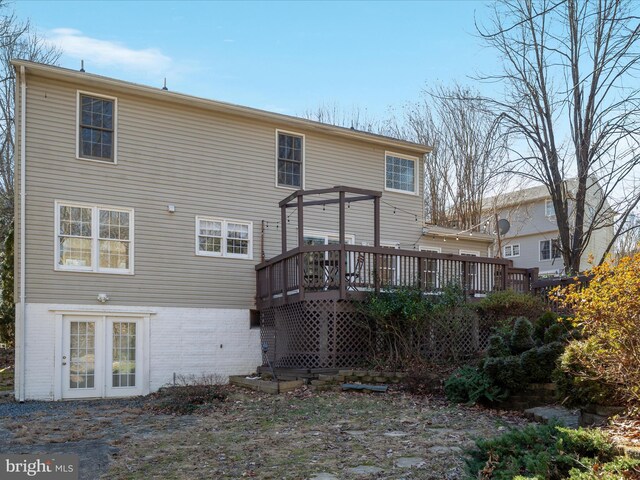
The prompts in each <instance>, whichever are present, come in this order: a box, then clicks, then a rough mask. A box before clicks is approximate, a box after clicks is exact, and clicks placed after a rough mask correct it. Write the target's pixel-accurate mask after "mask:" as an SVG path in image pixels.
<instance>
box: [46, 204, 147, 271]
mask: <svg viewBox="0 0 640 480" xmlns="http://www.w3.org/2000/svg"><path fill="white" fill-rule="evenodd" d="M54 205H55V207H54V208H55V214H54V223H55V225H54V232H53V235H54V236H53V241H54V247H53V248H54V252H55V254H54V259H53V262H54V264H53V266H54V270H56V271H59V272H86V273H109V274H115V275H134V259H135V254H134V251H135V248H134V246H135V219H134V210H133V208H126V207H114V206H112V205H101V204H88V203H80V202H67V201H62V200H56V201H55V202H54ZM60 207H77V208H90V209H91V210H92V211H91V266H90V267H79V266H67V265H60V241H59V238H60ZM98 210H111V211H116V212H126V213H128V214H129V268H128V269H124V268H100V247H99V245H100V215H98Z"/></svg>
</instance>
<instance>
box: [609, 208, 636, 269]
mask: <svg viewBox="0 0 640 480" xmlns="http://www.w3.org/2000/svg"><path fill="white" fill-rule="evenodd" d="M638 252H640V212H636V213H632V214H631V215H629V218H628V219H627V222H626V225H625V228H624V229H623V230H622V231H621V232H620V235H619V236H618V238H617V239H616V245H615V247H614V256H615V258H616V259H618V260H619V259H621V258H623V257H630V256H632V255H634V254H636V253H638Z"/></svg>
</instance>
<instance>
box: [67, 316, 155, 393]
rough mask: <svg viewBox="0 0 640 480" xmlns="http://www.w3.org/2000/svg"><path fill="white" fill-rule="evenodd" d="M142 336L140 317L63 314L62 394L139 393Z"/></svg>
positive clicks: (141, 376)
mask: <svg viewBox="0 0 640 480" xmlns="http://www.w3.org/2000/svg"><path fill="white" fill-rule="evenodd" d="M142 340H143V329H142V319H141V318H136V317H127V316H107V315H105V316H102V315H86V316H81V315H69V316H67V315H65V316H63V319H62V389H61V390H62V392H61V393H62V398H94V397H126V396H132V395H141V394H142V393H143V388H142V383H143V382H142V380H143V375H142V373H143V368H142V345H143V342H142Z"/></svg>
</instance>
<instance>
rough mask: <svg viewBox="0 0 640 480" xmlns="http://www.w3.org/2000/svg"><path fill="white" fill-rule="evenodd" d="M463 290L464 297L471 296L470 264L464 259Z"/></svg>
mask: <svg viewBox="0 0 640 480" xmlns="http://www.w3.org/2000/svg"><path fill="white" fill-rule="evenodd" d="M462 291H463V292H464V298H467V297H468V296H469V264H468V263H467V260H463V261H462Z"/></svg>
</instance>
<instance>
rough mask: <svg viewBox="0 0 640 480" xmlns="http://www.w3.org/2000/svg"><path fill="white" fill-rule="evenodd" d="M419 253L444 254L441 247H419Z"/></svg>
mask: <svg viewBox="0 0 640 480" xmlns="http://www.w3.org/2000/svg"><path fill="white" fill-rule="evenodd" d="M418 251H420V252H433V253H442V248H441V247H429V246H427V245H420V246H418Z"/></svg>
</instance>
